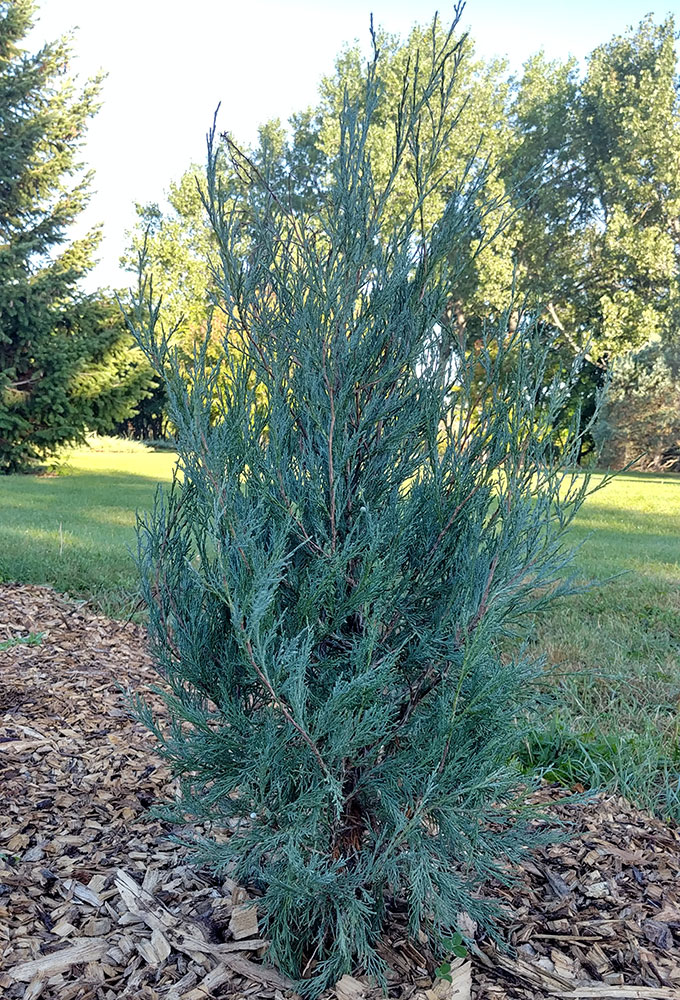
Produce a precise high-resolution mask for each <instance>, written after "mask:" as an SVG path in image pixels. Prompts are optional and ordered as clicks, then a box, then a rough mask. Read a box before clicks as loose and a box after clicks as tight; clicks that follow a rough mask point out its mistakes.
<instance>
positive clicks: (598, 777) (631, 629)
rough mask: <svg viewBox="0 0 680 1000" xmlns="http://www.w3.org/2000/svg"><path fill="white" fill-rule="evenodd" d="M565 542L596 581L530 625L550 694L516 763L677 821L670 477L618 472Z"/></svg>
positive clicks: (676, 510) (678, 616)
mask: <svg viewBox="0 0 680 1000" xmlns="http://www.w3.org/2000/svg"><path fill="white" fill-rule="evenodd" d="M572 537H573V539H574V541H576V542H583V547H582V548H581V550H580V551H579V553H578V556H577V560H576V570H577V572H578V574H579V577H582V578H583V579H588V580H592V581H596V584H595V586H593V587H592V588H591V589H589V590H588V591H586V592H585V593H582V594H579V595H576V596H573V597H570V598H568V599H565V600H562V601H560V602H559V603H558V604H556V605H555V606H554V607H553V608H552V610H551V611H550V612H549V613H548V614H546V615H545V616H544V617H543V619H542V620H541V621H539V622H538V623H537V628H536V631H535V634H534V636H533V640H532V641H533V644H534V647H535V649H536V650H537V652H541V653H543V654H544V655H545V656H546V658H547V661H548V665H549V667H550V668H552V669H551V671H550V674H549V676H550V682H551V683H550V688H549V691H550V694H551V695H555V694H556V696H557V697H556V707H554V708H553V709H552V711H550V712H549V713H547V714H546V715H545V716H544V717H542V718H541V720H540V722H538V723H537V724H536V725H535V727H534V730H533V733H532V734H531V736H530V738H529V740H528V742H527V751H526V755H525V761H526V763H527V764H539V765H541V766H543V767H544V768H545V770H546V774H547V775H548V776H550V777H552V778H556V779H558V780H561V781H563V782H564V783H565V784H568V785H583V786H584V787H597V786H604V787H609V788H613V789H617V790H619V791H621V792H622V793H623V794H625V795H627V796H628V797H630V798H632V799H635V800H637V801H639V802H641V803H642V804H644V805H646V806H648V807H650V808H653V809H654V810H655V811H656V812H658V813H660V814H661V815H664V816H667V817H672V818H673V819H675V820H676V821H680V743H679V725H678V708H679V706H680V586H679V584H680V477H674V476H654V475H648V474H631V473H627V474H623V475H620V476H619V477H618V478H616V479H615V480H614V481H613V482H612V483H611V484H610V485H609V486H607V487H606V488H605V489H603V490H602V491H601V492H599V493H597V494H595V496H593V497H592V498H591V499H590V501H589V503H588V504H587V505H586V507H584V508H583V511H582V512H581V514H580V515H579V518H578V522H577V524H576V527H575V528H574V529H573V531H572ZM616 574H622V575H620V576H618V577H617V578H616V579H613V580H611V579H609V580H608V579H607V578H609V577H612V576H614V575H616ZM597 581H602V582H597ZM605 581H606V582H605Z"/></svg>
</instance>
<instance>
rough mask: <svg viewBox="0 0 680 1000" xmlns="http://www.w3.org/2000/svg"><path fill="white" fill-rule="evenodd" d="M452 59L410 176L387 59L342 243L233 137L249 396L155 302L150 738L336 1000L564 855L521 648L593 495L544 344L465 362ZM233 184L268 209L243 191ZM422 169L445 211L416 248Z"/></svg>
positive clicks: (239, 359)
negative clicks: (161, 700) (548, 806)
mask: <svg viewBox="0 0 680 1000" xmlns="http://www.w3.org/2000/svg"><path fill="white" fill-rule="evenodd" d="M433 37H434V38H435V42H434V44H435V51H434V53H433V58H432V60H431V67H428V70H427V72H425V73H422V72H421V70H420V68H419V66H418V65H411V66H410V67H408V75H407V76H406V77H405V78H404V81H403V88H402V93H401V99H400V104H399V107H398V109H397V114H396V116H395V119H396V123H397V125H396V131H395V136H394V146H393V161H392V162H393V166H392V170H391V173H390V176H389V177H388V178H387V180H386V181H385V182H384V183H383V184H382V185H380V186H379V185H378V184H377V183H376V182H375V181H374V179H373V176H372V172H371V162H370V155H369V153H368V149H369V148H370V144H369V143H367V137H368V135H369V132H370V129H371V127H372V125H373V122H374V113H375V109H376V104H377V97H378V94H379V90H380V65H381V64H380V59H379V55H378V53H376V54H375V59H374V61H373V63H372V65H371V68H370V71H369V73H368V82H367V86H366V90H365V93H364V94H363V95H362V98H361V100H360V101H359V102H358V103H356V104H353V103H352V102H351V100H350V99H349V98H346V100H345V104H344V107H343V110H342V115H341V121H340V130H341V143H340V154H339V155H338V157H337V160H336V162H335V163H334V165H333V176H332V178H331V181H330V184H329V190H328V195H327V197H326V199H325V201H324V203H323V206H322V208H321V210H320V211H319V212H318V214H315V215H314V216H312V217H307V216H304V215H303V214H301V213H300V212H295V211H293V210H292V208H291V205H290V204H288V203H286V200H285V197H282V196H280V195H278V194H276V193H275V192H274V191H272V190H271V189H270V188H268V186H267V179H266V171H265V170H261V169H260V168H259V166H257V167H256V166H255V165H253V164H250V163H249V162H248V161H247V160H246V159H244V158H243V157H242V156H241V155H240V154H239V153H238V151H237V150H235V149H234V148H233V146H231V145H230V144H229V143H228V142H227V143H226V144H223V145H219V144H218V143H217V142H216V138H215V134H214V132H213V133H211V135H210V139H209V160H208V171H207V182H206V192H205V199H206V207H207V211H208V213H209V216H210V220H211V223H212V226H213V230H214V233H215V240H216V245H217V247H218V248H219V260H218V261H217V262H216V270H217V273H216V287H217V301H216V305H217V306H218V307H219V309H221V310H222V312H223V314H224V316H225V317H226V324H227V328H228V336H227V338H226V340H225V360H224V366H223V368H222V370H220V371H218V370H217V369H216V368H215V367H211V366H210V365H209V364H207V363H206V360H205V357H206V355H205V352H204V354H203V355H199V356H198V357H197V358H196V362H195V367H194V371H193V373H192V377H191V379H190V382H189V384H187V381H186V379H185V378H184V375H183V372H184V368H183V364H182V360H181V358H180V357H179V356H178V355H177V354H175V353H173V348H172V336H171V335H170V334H164V333H163V332H162V331H161V330H160V329H159V326H160V324H159V310H158V307H157V305H156V304H155V303H154V301H153V296H152V295H150V294H149V288H148V286H146V285H144V283H143V282H142V284H141V286H140V294H139V296H138V299H137V303H136V309H137V312H136V327H137V333H138V336H139V338H140V342H141V343H143V345H144V347H145V350H146V351H147V353H148V355H149V358H150V359H151V360H152V361H153V363H154V365H155V366H156V368H157V370H158V371H159V372H164V374H165V377H166V386H167V392H168V398H169V407H170V414H171V419H172V422H173V424H174V425H175V427H176V428H177V440H178V447H179V454H180V470H181V473H180V475H179V477H178V478H177V480H176V482H175V483H174V486H173V488H172V489H171V490H170V491H169V492H165V493H161V494H160V495H159V498H158V502H157V505H156V508H155V510H154V512H153V513H152V514H151V515H150V516H149V517H148V518H147V519H145V520H143V521H142V522H141V523H140V527H139V546H140V548H139V551H140V563H141V569H142V577H143V587H144V593H145V597H146V601H147V602H148V607H149V613H150V632H151V638H152V643H153V649H154V653H155V657H156V661H157V664H158V669H159V671H160V673H161V674H162V676H163V678H164V680H165V682H166V684H167V686H168V690H169V692H170V693H168V694H167V696H166V700H167V704H168V707H169V712H170V720H171V721H170V722H169V723H166V722H163V721H161V720H160V719H159V718H157V717H154V715H153V713H152V712H151V711H150V710H149V709H146V708H145V707H144V706H143V704H140V711H141V713H142V716H143V718H144V719H145V721H146V722H147V724H148V725H149V726H150V727H151V728H152V729H153V731H154V733H155V734H156V737H157V738H158V741H159V745H160V749H161V752H162V753H163V754H164V755H165V756H166V758H167V759H168V761H169V762H170V764H171V766H172V767H173V769H174V771H175V773H176V774H178V775H179V778H180V784H181V797H180V800H179V803H178V805H177V810H178V812H179V813H180V814H182V815H186V814H189V815H190V816H194V817H197V818H198V819H199V820H200V821H201V822H207V823H208V824H209V825H208V827H207V830H208V832H207V833H206V834H205V836H204V837H203V838H198V839H197V841H196V844H195V847H196V852H197V855H198V857H199V858H200V859H201V860H202V862H204V863H205V864H207V865H209V866H211V867H212V868H213V869H214V870H216V871H220V872H228V873H229V874H230V875H231V876H232V877H233V878H235V879H237V880H239V881H240V882H241V883H244V884H247V885H249V886H251V887H252V888H253V890H254V891H255V892H256V893H259V894H260V898H259V899H258V900H257V905H258V911H259V913H260V914H261V915H262V916H263V919H264V924H265V926H264V928H263V929H264V932H265V934H266V936H267V937H268V939H269V941H270V942H271V943H270V948H269V952H268V955H269V958H270V959H271V960H273V961H274V962H275V963H276V964H277V965H278V966H280V967H281V968H283V969H284V970H286V971H287V972H288V973H290V974H292V975H294V976H297V977H304V982H303V983H302V985H301V987H300V988H301V990H303V991H306V992H307V993H309V994H314V993H317V992H318V991H320V990H321V989H322V988H323V987H325V986H326V985H328V984H329V983H332V982H334V981H335V980H337V979H338V977H339V976H341V975H342V974H343V973H345V972H349V971H350V970H352V969H353V968H355V967H359V968H362V969H364V970H366V971H368V972H369V973H373V974H377V975H380V973H381V971H382V963H381V960H380V958H379V955H378V953H377V951H376V945H377V942H378V940H379V938H380V934H381V931H382V929H383V926H384V922H385V918H386V914H387V912H388V911H389V909H390V907H393V906H403V907H404V908H405V910H406V912H407V913H408V920H409V927H410V930H411V932H412V933H413V934H414V935H415V934H416V933H417V932H418V931H419V930H423V931H425V932H426V933H427V934H430V935H433V938H434V940H435V941H436V939H437V935H440V934H444V933H446V932H449V931H451V930H453V929H454V928H455V926H456V921H457V918H458V914H459V913H460V912H461V911H463V910H466V911H467V912H468V913H469V914H471V915H472V917H473V918H475V919H477V920H479V921H480V922H481V923H482V924H483V925H484V926H486V927H490V926H492V924H493V912H494V906H493V901H491V900H489V899H485V898H483V897H482V896H480V894H479V891H478V890H479V887H480V885H481V884H482V883H483V882H484V880H485V879H487V878H488V877H489V876H490V875H495V876H496V877H498V878H499V879H501V880H507V879H508V878H509V877H510V875H509V871H508V863H509V862H510V863H512V862H516V861H518V860H519V859H521V858H522V856H523V852H524V850H525V849H526V847H527V845H528V844H530V843H531V842H532V838H533V837H534V836H535V832H534V831H533V828H532V826H531V823H530V821H529V818H528V814H527V813H526V812H525V811H524V809H523V808H522V805H521V800H520V796H519V793H518V786H519V785H520V778H519V776H518V773H517V771H516V769H515V767H514V766H513V755H514V752H515V750H516V747H517V746H518V742H519V740H520V739H521V735H522V733H521V720H522V717H523V712H524V710H525V707H526V705H527V704H528V703H529V702H530V700H531V697H532V695H531V690H532V688H531V680H532V678H533V677H534V676H535V674H536V671H537V669H538V667H537V664H536V663H535V662H533V661H532V659H531V657H530V656H529V655H528V654H527V652H526V650H524V649H518V648H517V644H516V643H515V645H514V646H513V645H512V644H511V645H508V643H509V642H510V640H511V639H512V638H513V637H514V638H515V639H516V638H517V637H518V636H520V635H521V634H522V633H525V632H526V629H527V626H528V625H529V623H530V621H531V618H530V614H531V613H532V612H534V611H535V610H536V609H537V608H538V607H540V605H541V604H542V603H543V602H545V601H546V600H547V599H548V598H549V597H551V596H554V595H555V594H556V593H560V592H564V591H565V589H566V584H564V583H560V582H559V580H560V577H561V574H562V571H563V568H564V566H565V565H566V562H567V560H568V556H567V553H566V552H565V551H564V550H563V535H564V531H565V528H566V527H567V525H568V524H569V521H570V519H571V517H572V516H573V514H574V512H575V511H576V510H577V509H578V507H579V506H580V504H581V503H582V501H583V499H584V497H585V495H586V492H587V483H586V481H585V480H584V479H582V478H580V477H576V476H572V475H571V473H570V472H569V468H570V463H572V462H573V460H574V459H575V457H576V455H577V452H578V437H577V436H576V435H575V434H574V435H572V436H571V437H570V438H569V440H566V439H565V440H564V441H563V442H562V444H563V448H562V450H561V453H560V457H559V458H557V457H556V454H555V448H554V437H553V425H554V420H555V417H556V415H557V414H558V413H559V412H560V410H561V408H562V407H563V405H564V401H565V398H566V396H567V395H568V393H569V383H570V373H569V372H567V373H562V374H561V375H560V376H558V377H556V378H554V379H553V380H552V381H550V382H547V383H546V378H545V361H546V349H545V348H543V347H541V346H540V345H541V340H542V337H541V336H537V334H536V329H535V326H534V325H533V324H532V322H531V320H530V318H528V317H522V316H521V315H520V319H519V322H518V323H517V328H516V330H515V332H514V333H513V334H511V335H508V333H507V330H508V322H507V320H508V315H505V316H499V317H496V318H495V320H494V319H493V318H492V320H491V321H490V324H489V327H488V330H487V333H486V336H485V337H484V338H481V339H480V340H479V341H478V342H477V344H476V345H474V347H473V349H472V351H471V352H469V351H468V350H467V349H466V347H465V346H464V345H463V344H461V343H460V342H459V341H457V340H456V337H455V330H454V329H450V330H448V331H446V333H447V334H448V336H447V337H442V324H443V323H445V322H446V316H447V309H446V306H447V295H448V289H450V288H451V287H452V284H453V283H454V281H455V277H456V268H457V267H458V266H459V260H460V259H461V257H462V258H463V259H465V260H468V259H469V258H468V257H467V254H465V255H460V257H459V256H458V255H457V254H456V246H458V245H460V246H465V247H467V246H468V245H469V242H470V232H471V231H472V232H480V231H481V230H480V225H481V220H480V211H479V207H478V204H479V199H478V192H479V184H480V183H481V180H480V175H479V173H477V174H475V172H474V170H471V171H470V172H469V173H468V174H466V175H465V176H464V177H462V178H459V180H458V183H457V184H456V185H455V188H454V190H453V193H452V196H451V198H450V199H449V201H448V203H447V205H446V208H445V210H444V212H443V214H442V215H441V217H440V218H439V219H438V221H437V222H436V223H435V224H434V225H432V226H431V227H427V228H425V229H423V227H422V226H421V222H422V219H423V214H421V211H420V209H421V202H422V200H423V199H426V198H427V197H428V193H429V192H430V191H431V190H432V186H433V185H436V184H437V183H438V181H439V178H438V176H437V174H436V173H435V172H434V170H433V166H432V165H433V164H435V163H436V161H437V154H438V152H439V150H440V148H441V146H442V145H443V144H445V143H446V142H447V139H448V132H447V129H448V128H450V127H455V116H448V118H447V117H445V115H444V112H445V110H447V104H448V102H449V101H450V99H451V93H452V92H453V90H452V87H453V84H452V80H453V78H454V76H455V73H454V72H451V70H452V69H453V70H455V64H456V59H457V57H458V53H459V44H460V43H459V41H458V40H457V39H456V36H455V35H454V34H453V32H452V33H451V34H449V35H448V36H447V37H445V39H444V43H443V45H440V44H438V43H437V41H436V37H437V36H436V35H434V36H433ZM451 117H453V119H454V122H453V124H452V125H450V126H447V125H445V124H443V123H444V122H445V121H447V120H450V119H451ZM424 122H427V128H425V127H423V128H422V129H421V125H422V124H423V123H424ZM225 155H231V156H232V158H233V159H234V161H235V164H236V166H237V168H238V169H239V170H240V171H241V174H242V175H243V176H245V177H247V179H248V182H249V183H248V186H247V187H248V190H250V191H252V199H251V201H250V202H249V204H247V205H239V204H237V205H236V206H235V207H234V206H233V202H231V200H230V197H229V193H228V192H225V191H224V190H223V189H222V188H221V186H220V183H219V177H220V175H221V170H220V159H221V157H223V156H225ZM407 168H408V169H411V170H412V171H413V177H414V180H415V184H414V189H415V190H416V192H417V195H416V197H415V198H414V201H413V203H412V204H411V205H410V206H409V207H408V210H406V211H405V212H404V215H403V217H402V218H401V220H400V221H399V222H398V224H396V225H395V224H393V223H390V224H389V225H388V224H386V223H385V214H384V213H385V207H386V205H387V204H388V201H389V194H390V186H391V185H392V184H393V183H394V180H395V178H396V177H398V176H399V174H400V171H402V170H404V169H407ZM279 190H280V188H279ZM244 219H245V220H247V226H246V227H244V225H243V220H244ZM511 305H512V304H511V303H508V309H509V310H510V308H511ZM208 339H209V338H208ZM443 341H444V342H446V344H447V345H449V344H450V343H451V342H453V343H454V345H455V344H458V349H457V350H456V351H454V352H453V353H450V352H449V347H448V346H447V348H446V351H445V353H444V354H443V353H442V351H441V350H440V345H441V343H442V342H443ZM513 648H514V653H513V652H512V651H511V650H512V649H513ZM502 651H503V652H502ZM225 832H226V833H227V834H228V836H225V835H224V834H225Z"/></svg>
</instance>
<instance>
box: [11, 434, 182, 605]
mask: <svg viewBox="0 0 680 1000" xmlns="http://www.w3.org/2000/svg"><path fill="white" fill-rule="evenodd" d="M122 447H125V443H124V444H123V445H122ZM175 460H176V456H175V455H174V454H173V453H172V452H167V451H158V452H156V451H151V450H149V449H147V448H145V447H144V446H143V445H138V446H137V447H136V448H132V449H131V450H125V451H121V452H112V451H99V450H92V449H88V448H79V449H75V450H73V451H71V452H69V453H68V454H67V455H66V456H65V458H64V461H63V463H62V465H61V466H60V468H59V474H58V475H49V476H5V477H0V581H3V580H4V581H10V580H18V581H20V582H22V583H47V584H51V585H52V586H54V587H56V588H57V589H58V590H61V591H65V592H67V593H69V594H72V595H76V596H85V597H91V598H93V599H94V601H95V603H96V604H97V605H98V606H99V607H101V608H102V609H103V610H104V611H106V612H108V613H110V614H114V615H115V614H127V613H129V611H130V609H131V608H132V606H133V605H134V601H135V600H136V596H135V590H136V570H135V566H134V563H133V560H132V556H131V554H130V550H131V548H133V547H134V545H135V532H134V525H135V511H136V510H144V509H146V508H148V507H149V505H150V504H151V503H152V501H153V495H154V490H155V489H156V486H157V484H158V483H159V482H167V481H169V480H170V479H171V478H172V470H173V467H174V464H175Z"/></svg>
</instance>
